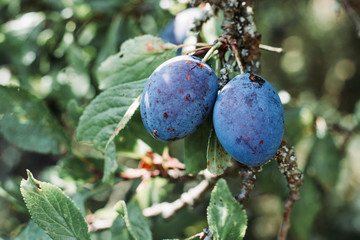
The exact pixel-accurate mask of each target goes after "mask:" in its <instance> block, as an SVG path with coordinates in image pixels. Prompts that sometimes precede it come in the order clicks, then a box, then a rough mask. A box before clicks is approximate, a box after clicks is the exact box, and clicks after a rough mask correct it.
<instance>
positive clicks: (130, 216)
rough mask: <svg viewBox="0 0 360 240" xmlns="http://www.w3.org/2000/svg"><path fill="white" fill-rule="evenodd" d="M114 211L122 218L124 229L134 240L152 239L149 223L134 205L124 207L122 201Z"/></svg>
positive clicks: (124, 204)
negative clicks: (125, 228)
mask: <svg viewBox="0 0 360 240" xmlns="http://www.w3.org/2000/svg"><path fill="white" fill-rule="evenodd" d="M116 211H117V212H118V213H119V214H120V215H121V216H122V217H123V218H124V220H125V224H126V227H127V229H128V231H129V232H130V234H131V236H132V237H133V238H134V239H135V240H142V239H148V240H151V239H152V234H151V231H150V226H149V223H148V221H147V219H146V218H145V217H144V216H143V215H142V212H141V210H140V208H139V207H138V206H137V205H136V204H135V203H129V204H128V206H126V203H125V202H124V201H119V202H118V203H117V209H116Z"/></svg>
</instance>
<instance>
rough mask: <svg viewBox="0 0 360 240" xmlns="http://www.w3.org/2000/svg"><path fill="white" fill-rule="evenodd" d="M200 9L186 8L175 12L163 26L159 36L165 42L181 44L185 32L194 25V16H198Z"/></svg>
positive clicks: (185, 34)
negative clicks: (170, 19) (171, 18)
mask: <svg viewBox="0 0 360 240" xmlns="http://www.w3.org/2000/svg"><path fill="white" fill-rule="evenodd" d="M200 15H201V10H200V9H199V8H188V9H185V10H184V11H182V12H180V13H178V14H176V16H175V18H174V20H172V21H171V22H170V23H168V25H167V26H166V27H165V28H164V30H163V31H162V33H161V34H160V37H161V38H162V39H164V40H165V41H167V42H170V43H173V44H177V45H179V44H183V43H184V41H185V38H186V36H187V33H188V32H189V31H190V29H191V28H192V27H193V26H194V24H193V22H194V20H195V19H196V18H198V17H200Z"/></svg>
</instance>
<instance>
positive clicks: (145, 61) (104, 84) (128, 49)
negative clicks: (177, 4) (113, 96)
mask: <svg viewBox="0 0 360 240" xmlns="http://www.w3.org/2000/svg"><path fill="white" fill-rule="evenodd" d="M176 51H177V49H176V48H175V46H174V45H171V44H165V42H164V41H163V40H162V39H161V38H158V37H154V36H151V35H144V36H140V37H136V38H134V39H130V40H127V41H126V42H124V43H123V44H122V46H121V49H120V52H119V53H117V54H115V55H112V56H110V57H109V58H108V59H106V60H105V61H104V62H103V63H102V64H101V65H100V67H99V70H98V77H99V81H100V88H101V89H104V88H109V87H113V86H117V85H119V84H122V83H127V82H133V81H136V80H140V79H144V78H148V77H149V76H150V74H151V73H152V72H153V71H154V70H155V68H157V67H158V66H159V65H160V64H161V63H163V62H165V61H166V60H168V59H170V58H172V57H175V56H176Z"/></svg>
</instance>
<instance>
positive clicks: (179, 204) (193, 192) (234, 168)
mask: <svg viewBox="0 0 360 240" xmlns="http://www.w3.org/2000/svg"><path fill="white" fill-rule="evenodd" d="M239 168H240V164H237V163H234V164H233V165H231V166H230V167H228V168H227V169H226V170H225V172H224V174H223V175H224V176H237V175H238V174H239ZM197 176H198V177H203V178H204V179H203V180H202V181H201V182H200V183H199V184H198V185H197V186H195V187H193V188H191V189H189V191H187V192H185V193H183V194H181V196H180V198H179V199H177V200H175V201H174V202H171V203H169V202H162V203H158V204H155V205H153V206H151V207H148V208H145V209H144V210H143V214H144V216H145V217H154V216H157V215H162V216H163V217H164V218H170V217H172V216H173V215H174V214H175V213H176V212H177V211H179V210H180V209H182V208H184V207H186V206H194V205H195V204H196V203H197V202H198V201H199V200H200V199H201V198H202V197H203V195H204V193H206V192H207V191H208V190H210V189H212V187H213V186H214V185H215V183H216V182H217V180H218V179H219V178H220V177H221V176H219V175H214V174H212V173H210V172H209V171H208V170H207V169H205V170H203V171H201V172H199V173H198V175H197Z"/></svg>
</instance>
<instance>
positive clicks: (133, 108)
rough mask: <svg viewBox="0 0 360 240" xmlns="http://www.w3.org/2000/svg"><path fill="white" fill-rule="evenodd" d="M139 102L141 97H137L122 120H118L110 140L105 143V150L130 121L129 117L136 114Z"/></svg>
mask: <svg viewBox="0 0 360 240" xmlns="http://www.w3.org/2000/svg"><path fill="white" fill-rule="evenodd" d="M140 100H141V95H140V96H138V97H137V98H136V99H135V100H134V102H133V103H132V104H131V105H130V107H129V108H128V110H127V111H126V113H125V114H124V116H123V118H122V119H121V120H120V122H119V123H118V125H117V126H116V128H115V131H114V132H113V134H112V135H111V137H110V139H109V140H108V142H107V143H106V146H105V149H107V148H108V146H109V144H110V143H111V142H112V141H113V140H114V138H115V137H116V136H117V135H118V134H119V132H120V131H121V130H123V129H124V127H125V126H126V124H127V123H128V122H129V121H130V119H131V117H132V116H133V115H134V113H135V112H136V110H137V109H138V108H139V106H140Z"/></svg>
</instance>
